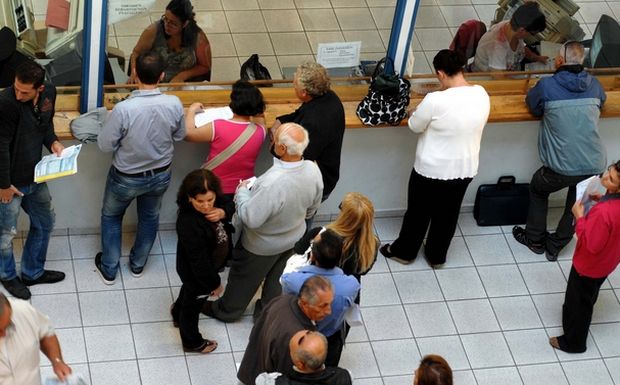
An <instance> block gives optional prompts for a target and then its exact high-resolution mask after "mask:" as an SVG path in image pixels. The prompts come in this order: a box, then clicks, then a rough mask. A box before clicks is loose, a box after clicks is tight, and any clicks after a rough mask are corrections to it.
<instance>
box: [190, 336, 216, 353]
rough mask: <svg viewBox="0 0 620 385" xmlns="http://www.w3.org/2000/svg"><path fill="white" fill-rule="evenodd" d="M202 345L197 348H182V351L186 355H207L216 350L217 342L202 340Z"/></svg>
mask: <svg viewBox="0 0 620 385" xmlns="http://www.w3.org/2000/svg"><path fill="white" fill-rule="evenodd" d="M203 341H204V342H203V343H202V345H200V346H199V347H197V348H193V349H191V348H186V347H183V351H184V352H186V353H200V354H208V353H211V352H212V351H214V350H215V349H217V341H211V340H207V339H204V340H203Z"/></svg>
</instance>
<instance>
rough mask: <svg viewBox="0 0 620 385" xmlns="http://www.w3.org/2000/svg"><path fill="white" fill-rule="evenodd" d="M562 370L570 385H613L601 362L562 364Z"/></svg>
mask: <svg viewBox="0 0 620 385" xmlns="http://www.w3.org/2000/svg"><path fill="white" fill-rule="evenodd" d="M562 368H564V373H566V377H567V378H568V382H569V383H570V384H571V385H591V384H596V385H611V384H613V381H612V380H611V377H610V376H609V372H607V370H606V368H605V364H604V363H603V361H601V360H594V361H571V362H563V363H562Z"/></svg>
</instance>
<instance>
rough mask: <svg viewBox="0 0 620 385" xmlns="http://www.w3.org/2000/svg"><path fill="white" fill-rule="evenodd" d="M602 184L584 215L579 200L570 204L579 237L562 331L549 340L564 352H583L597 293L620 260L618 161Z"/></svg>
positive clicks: (610, 167) (565, 298) (619, 181)
mask: <svg viewBox="0 0 620 385" xmlns="http://www.w3.org/2000/svg"><path fill="white" fill-rule="evenodd" d="M601 184H602V185H603V186H604V187H605V188H606V189H607V192H606V194H605V195H603V196H602V197H599V199H598V203H596V204H595V205H594V207H592V209H591V210H590V211H589V212H588V213H587V215H586V213H585V210H584V206H583V204H582V203H581V201H577V202H575V205H574V206H573V215H574V216H575V233H576V234H577V238H578V240H577V247H576V248H575V254H574V255H573V266H572V268H571V270H570V275H569V277H568V285H567V288H566V295H565V297H564V305H563V306H562V328H563V329H564V334H563V335H561V336H559V337H551V338H550V339H549V343H550V344H551V346H553V347H554V348H556V349H560V350H562V351H565V352H567V353H583V352H585V351H586V339H587V337H588V329H589V328H590V321H591V320H592V310H593V308H594V304H595V303H596V299H597V298H598V292H599V290H600V288H601V285H602V284H603V282H605V279H606V278H607V276H608V275H609V274H611V273H612V272H613V271H614V270H615V269H616V266H618V264H619V263H620V161H618V162H616V163H614V164H612V165H611V166H609V168H608V169H607V171H606V172H605V173H604V174H603V176H602V177H601ZM595 198H596V197H595Z"/></svg>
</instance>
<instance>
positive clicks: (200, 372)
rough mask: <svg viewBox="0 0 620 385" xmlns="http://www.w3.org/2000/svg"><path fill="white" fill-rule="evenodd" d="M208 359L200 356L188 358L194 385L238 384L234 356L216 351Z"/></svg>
mask: <svg viewBox="0 0 620 385" xmlns="http://www.w3.org/2000/svg"><path fill="white" fill-rule="evenodd" d="M218 349H219V347H218ZM206 358H207V357H204V356H199V355H192V356H190V357H187V367H188V369H189V376H190V379H191V381H192V383H193V384H203V383H207V382H208V383H213V384H221V385H236V384H237V370H236V368H235V361H234V359H233V356H232V354H230V353H217V351H216V352H214V353H211V354H209V357H208V359H206Z"/></svg>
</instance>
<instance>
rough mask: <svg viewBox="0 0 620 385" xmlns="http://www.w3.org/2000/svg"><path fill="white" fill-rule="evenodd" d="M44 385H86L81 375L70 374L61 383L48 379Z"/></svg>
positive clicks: (55, 379)
mask: <svg viewBox="0 0 620 385" xmlns="http://www.w3.org/2000/svg"><path fill="white" fill-rule="evenodd" d="M45 385H88V383H87V382H86V381H84V378H83V377H82V375H81V374H75V373H73V374H70V375H69V376H68V377H67V378H66V379H65V381H64V382H61V381H60V380H59V379H58V378H56V377H48V378H47V379H46V380H45Z"/></svg>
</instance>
